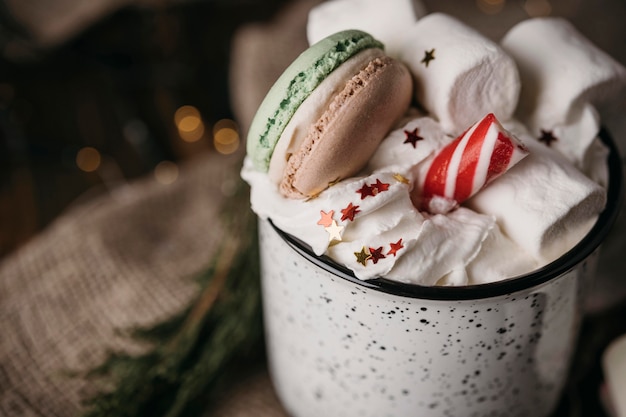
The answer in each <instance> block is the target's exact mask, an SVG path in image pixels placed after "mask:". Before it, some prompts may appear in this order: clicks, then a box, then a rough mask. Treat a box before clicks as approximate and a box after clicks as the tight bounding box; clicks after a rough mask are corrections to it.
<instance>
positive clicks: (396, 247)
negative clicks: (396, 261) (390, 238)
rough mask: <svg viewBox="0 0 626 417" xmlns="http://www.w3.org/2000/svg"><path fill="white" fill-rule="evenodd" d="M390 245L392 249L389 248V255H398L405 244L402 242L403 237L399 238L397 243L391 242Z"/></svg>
mask: <svg viewBox="0 0 626 417" xmlns="http://www.w3.org/2000/svg"><path fill="white" fill-rule="evenodd" d="M389 245H390V246H391V249H389V252H387V255H393V256H396V253H397V252H398V251H399V250H400V249H402V248H403V247H404V245H403V244H402V239H400V240H398V241H397V242H396V243H390V244H389Z"/></svg>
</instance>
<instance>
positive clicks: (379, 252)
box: [370, 246, 385, 264]
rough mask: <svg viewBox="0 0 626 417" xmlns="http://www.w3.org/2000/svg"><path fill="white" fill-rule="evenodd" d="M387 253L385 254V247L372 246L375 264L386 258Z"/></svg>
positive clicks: (372, 258) (372, 257)
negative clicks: (375, 247) (376, 247)
mask: <svg viewBox="0 0 626 417" xmlns="http://www.w3.org/2000/svg"><path fill="white" fill-rule="evenodd" d="M384 258H385V255H383V247H382V246H381V247H380V248H378V249H374V248H370V259H371V260H372V262H374V263H375V264H377V263H378V261H379V260H381V259H384Z"/></svg>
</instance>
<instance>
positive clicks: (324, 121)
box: [270, 49, 412, 198]
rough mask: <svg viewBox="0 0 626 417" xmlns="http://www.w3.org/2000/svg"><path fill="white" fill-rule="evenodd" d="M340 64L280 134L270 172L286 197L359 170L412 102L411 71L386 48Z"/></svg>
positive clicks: (302, 195) (307, 193)
mask: <svg viewBox="0 0 626 417" xmlns="http://www.w3.org/2000/svg"><path fill="white" fill-rule="evenodd" d="M372 51H373V52H372ZM353 59H354V62H356V65H355V63H354V62H353V63H352V64H351V63H350V61H351V60H353ZM359 63H360V65H359ZM342 66H345V67H344V69H343V71H341V69H342V68H341V66H340V67H339V68H338V69H337V70H335V71H337V74H336V75H335V76H334V77H331V76H329V77H328V79H326V80H324V81H323V82H322V84H321V85H320V87H318V88H319V91H322V93H321V94H320V95H321V96H323V97H322V98H319V97H315V96H312V97H309V98H307V99H306V100H305V101H304V102H303V103H302V104H301V105H300V107H299V108H298V110H297V112H296V114H295V115H294V117H293V118H292V120H291V121H290V123H289V125H288V126H287V128H286V129H285V132H284V133H283V135H282V136H281V138H280V139H279V143H278V144H277V146H276V150H275V152H274V155H273V156H272V162H271V163H270V172H271V174H270V175H273V176H274V177H276V176H280V179H279V181H278V182H279V183H280V192H281V194H283V195H284V196H285V197H288V198H308V197H314V196H316V195H317V194H319V193H320V192H321V191H323V190H324V189H326V188H328V187H329V186H330V185H332V184H333V183H334V182H336V181H338V180H341V179H344V178H347V177H350V176H353V175H355V174H357V173H358V172H359V171H360V170H361V169H362V168H363V167H364V166H365V164H366V163H367V161H368V160H369V158H370V157H371V156H372V154H373V153H374V152H375V150H376V148H377V147H378V145H379V144H380V142H381V141H382V140H383V139H384V138H385V136H386V135H387V133H388V132H389V131H390V130H391V129H392V128H393V126H394V125H395V123H396V122H397V121H398V120H399V119H400V118H401V117H402V115H404V114H405V112H406V111H407V109H408V107H409V104H410V101H411V95H412V79H411V75H410V73H409V71H408V69H407V68H406V67H405V66H404V65H403V64H402V63H401V62H399V61H397V60H395V59H393V58H390V57H388V56H386V55H384V53H383V52H382V50H380V49H374V50H369V51H367V52H364V53H361V54H359V55H357V56H355V57H354V58H351V59H350V60H348V61H347V62H345V63H344V64H342ZM355 66H356V67H357V68H354V67H355ZM331 75H333V74H331ZM324 83H327V84H331V85H327V86H324ZM329 92H330V93H329ZM299 113H300V114H304V116H301V115H300V114H299ZM311 119H315V120H311ZM287 142H288V144H287V145H285V143H287ZM276 158H280V162H276V161H275V159H276ZM276 165H278V166H279V167H280V168H275V166H276ZM277 171H279V172H277Z"/></svg>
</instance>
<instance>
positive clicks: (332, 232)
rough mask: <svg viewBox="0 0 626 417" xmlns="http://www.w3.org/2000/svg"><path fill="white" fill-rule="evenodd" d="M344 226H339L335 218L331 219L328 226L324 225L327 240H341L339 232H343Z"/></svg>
mask: <svg viewBox="0 0 626 417" xmlns="http://www.w3.org/2000/svg"><path fill="white" fill-rule="evenodd" d="M343 229H344V227H343V226H339V225H338V224H337V222H336V221H335V220H332V222H331V224H330V226H327V227H324V230H326V231H327V232H328V241H329V242H332V241H333V240H336V241H339V242H341V239H342V238H341V233H342V232H343Z"/></svg>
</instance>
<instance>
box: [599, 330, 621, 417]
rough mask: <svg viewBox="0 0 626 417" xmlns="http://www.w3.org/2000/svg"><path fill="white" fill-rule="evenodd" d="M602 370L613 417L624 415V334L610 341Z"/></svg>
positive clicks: (603, 357) (604, 355)
mask: <svg viewBox="0 0 626 417" xmlns="http://www.w3.org/2000/svg"><path fill="white" fill-rule="evenodd" d="M602 370H603V371H604V377H605V380H606V383H607V386H608V391H609V396H610V400H611V405H612V408H613V410H614V412H615V417H626V396H625V395H624V392H626V335H624V336H620V337H619V338H617V339H616V340H614V341H613V342H611V344H610V345H609V347H608V348H607V349H606V350H605V352H604V354H603V355H602Z"/></svg>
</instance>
